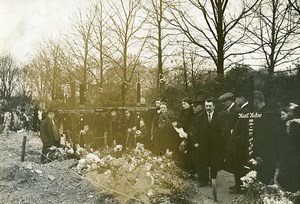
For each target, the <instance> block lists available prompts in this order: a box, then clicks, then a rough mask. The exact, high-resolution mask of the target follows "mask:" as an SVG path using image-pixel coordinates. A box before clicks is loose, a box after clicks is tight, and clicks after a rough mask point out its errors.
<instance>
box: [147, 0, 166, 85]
mask: <svg viewBox="0 0 300 204" xmlns="http://www.w3.org/2000/svg"><path fill="white" fill-rule="evenodd" d="M143 8H144V10H145V11H146V13H147V22H146V23H147V24H148V25H149V28H150V29H151V32H150V34H149V36H147V38H148V39H149V41H148V43H149V44H150V46H149V47H148V49H150V52H151V53H154V57H156V58H157V74H156V86H157V88H158V89H159V88H161V87H160V85H161V83H160V80H159V79H160V76H162V75H163V73H164V71H163V64H164V61H165V59H166V58H167V56H168V55H167V54H166V52H165V51H166V48H167V47H168V45H169V42H168V41H167V40H168V39H167V37H168V36H169V35H171V32H168V29H170V26H169V23H168V22H167V21H166V20H165V18H164V16H165V15H166V12H167V1H165V0H151V1H145V3H144V5H143ZM148 57H149V56H148ZM152 57H153V56H151V57H149V59H152Z"/></svg>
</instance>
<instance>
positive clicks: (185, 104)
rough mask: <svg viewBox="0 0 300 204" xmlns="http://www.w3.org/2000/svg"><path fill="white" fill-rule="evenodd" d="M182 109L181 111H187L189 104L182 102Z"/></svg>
mask: <svg viewBox="0 0 300 204" xmlns="http://www.w3.org/2000/svg"><path fill="white" fill-rule="evenodd" d="M182 108H183V109H189V108H190V104H189V103H187V102H185V101H182Z"/></svg>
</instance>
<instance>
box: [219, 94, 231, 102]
mask: <svg viewBox="0 0 300 204" xmlns="http://www.w3.org/2000/svg"><path fill="white" fill-rule="evenodd" d="M233 97H234V95H233V93H231V92H228V93H225V94H223V95H222V96H220V97H219V101H220V102H224V101H227V100H232V99H233Z"/></svg>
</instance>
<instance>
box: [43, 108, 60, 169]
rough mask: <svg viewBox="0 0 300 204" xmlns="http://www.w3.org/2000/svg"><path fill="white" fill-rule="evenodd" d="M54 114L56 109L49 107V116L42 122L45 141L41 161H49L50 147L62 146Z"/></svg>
mask: <svg viewBox="0 0 300 204" xmlns="http://www.w3.org/2000/svg"><path fill="white" fill-rule="evenodd" d="M54 116H55V112H54V110H52V109H49V110H48V112H47V118H46V119H44V120H42V122H41V140H42V142H43V149H42V156H41V163H47V162H49V160H48V159H47V157H46V156H47V154H48V152H49V151H50V150H49V148H50V147H52V146H55V147H59V146H60V135H59V132H58V128H57V127H56V125H55V122H54Z"/></svg>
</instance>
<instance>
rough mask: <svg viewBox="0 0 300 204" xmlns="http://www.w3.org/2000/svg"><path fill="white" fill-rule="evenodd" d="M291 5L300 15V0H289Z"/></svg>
mask: <svg viewBox="0 0 300 204" xmlns="http://www.w3.org/2000/svg"><path fill="white" fill-rule="evenodd" d="M289 3H290V5H291V6H292V7H293V8H294V9H295V10H296V11H297V13H298V14H300V2H299V0H289Z"/></svg>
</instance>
